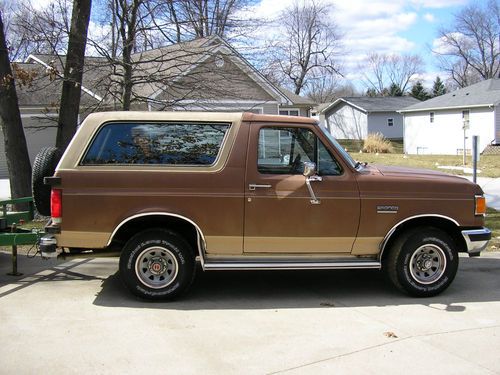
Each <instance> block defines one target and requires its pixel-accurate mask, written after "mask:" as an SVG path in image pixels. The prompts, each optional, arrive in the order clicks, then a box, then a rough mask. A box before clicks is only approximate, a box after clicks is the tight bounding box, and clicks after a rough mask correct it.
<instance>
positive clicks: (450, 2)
mask: <svg viewBox="0 0 500 375" xmlns="http://www.w3.org/2000/svg"><path fill="white" fill-rule="evenodd" d="M411 3H412V4H413V5H415V6H418V7H424V8H449V7H455V6H462V5H466V4H467V3H468V0H412V1H411Z"/></svg>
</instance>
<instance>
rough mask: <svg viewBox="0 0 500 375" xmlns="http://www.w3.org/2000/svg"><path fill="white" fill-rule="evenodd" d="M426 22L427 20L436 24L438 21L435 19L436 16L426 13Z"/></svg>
mask: <svg viewBox="0 0 500 375" xmlns="http://www.w3.org/2000/svg"><path fill="white" fill-rule="evenodd" d="M424 20H426V21H427V22H431V23H432V22H434V21H435V20H436V19H435V17H434V14H432V13H425V14H424Z"/></svg>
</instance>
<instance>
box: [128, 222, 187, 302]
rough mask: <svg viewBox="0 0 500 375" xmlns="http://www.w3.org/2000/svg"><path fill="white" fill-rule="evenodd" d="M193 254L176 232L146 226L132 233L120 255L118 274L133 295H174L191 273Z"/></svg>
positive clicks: (155, 297) (160, 297)
mask: <svg viewBox="0 0 500 375" xmlns="http://www.w3.org/2000/svg"><path fill="white" fill-rule="evenodd" d="M195 269H196V267H195V257H194V253H193V251H192V249H191V247H190V246H189V244H188V243H187V242H186V241H185V240H184V239H183V238H182V237H180V236H178V235H177V234H176V233H173V232H170V231H167V230H163V229H148V230H145V231H143V232H140V233H138V234H137V235H135V236H134V237H132V238H131V239H130V240H129V241H128V242H127V243H126V244H125V246H124V248H123V250H122V254H121V256H120V275H121V278H122V280H123V281H124V283H125V285H126V286H127V287H128V289H129V290H130V291H131V292H132V293H134V294H135V295H136V296H138V297H141V298H145V299H151V300H166V299H174V298H176V297H178V296H179V295H181V294H182V293H184V292H186V291H187V290H188V289H189V287H190V286H191V284H192V282H193V280H194V275H195Z"/></svg>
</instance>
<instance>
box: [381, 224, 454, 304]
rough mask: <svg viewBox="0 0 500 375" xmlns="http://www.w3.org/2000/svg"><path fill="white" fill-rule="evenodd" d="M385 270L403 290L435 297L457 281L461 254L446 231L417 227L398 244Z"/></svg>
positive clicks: (389, 256)
mask: <svg viewBox="0 0 500 375" xmlns="http://www.w3.org/2000/svg"><path fill="white" fill-rule="evenodd" d="M384 268H385V271H386V272H387V274H388V276H389V279H390V280H391V281H392V283H393V284H394V285H395V286H396V287H398V288H399V289H401V290H403V291H405V292H407V293H408V294H410V295H413V296H416V297H431V296H434V295H436V294H439V293H441V292H442V291H444V290H445V289H446V288H448V286H449V285H450V284H451V282H452V281H453V279H454V278H455V275H456V273H457V269H458V251H457V248H456V244H455V243H454V241H453V240H452V239H451V238H450V237H449V236H448V235H447V234H446V233H445V232H443V231H441V230H439V229H436V228H429V227H421V228H416V229H414V230H411V231H408V232H405V233H403V234H402V235H401V236H400V237H399V238H398V239H397V240H396V241H395V243H394V244H393V246H392V247H391V248H390V249H389V254H388V256H387V258H386V259H385V262H384Z"/></svg>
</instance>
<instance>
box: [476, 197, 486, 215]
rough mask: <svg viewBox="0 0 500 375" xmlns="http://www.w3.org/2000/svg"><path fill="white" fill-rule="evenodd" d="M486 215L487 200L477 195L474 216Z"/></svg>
mask: <svg viewBox="0 0 500 375" xmlns="http://www.w3.org/2000/svg"><path fill="white" fill-rule="evenodd" d="M485 213H486V198H485V197H483V196H482V195H477V196H476V204H475V209H474V214H475V215H484V214H485Z"/></svg>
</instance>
